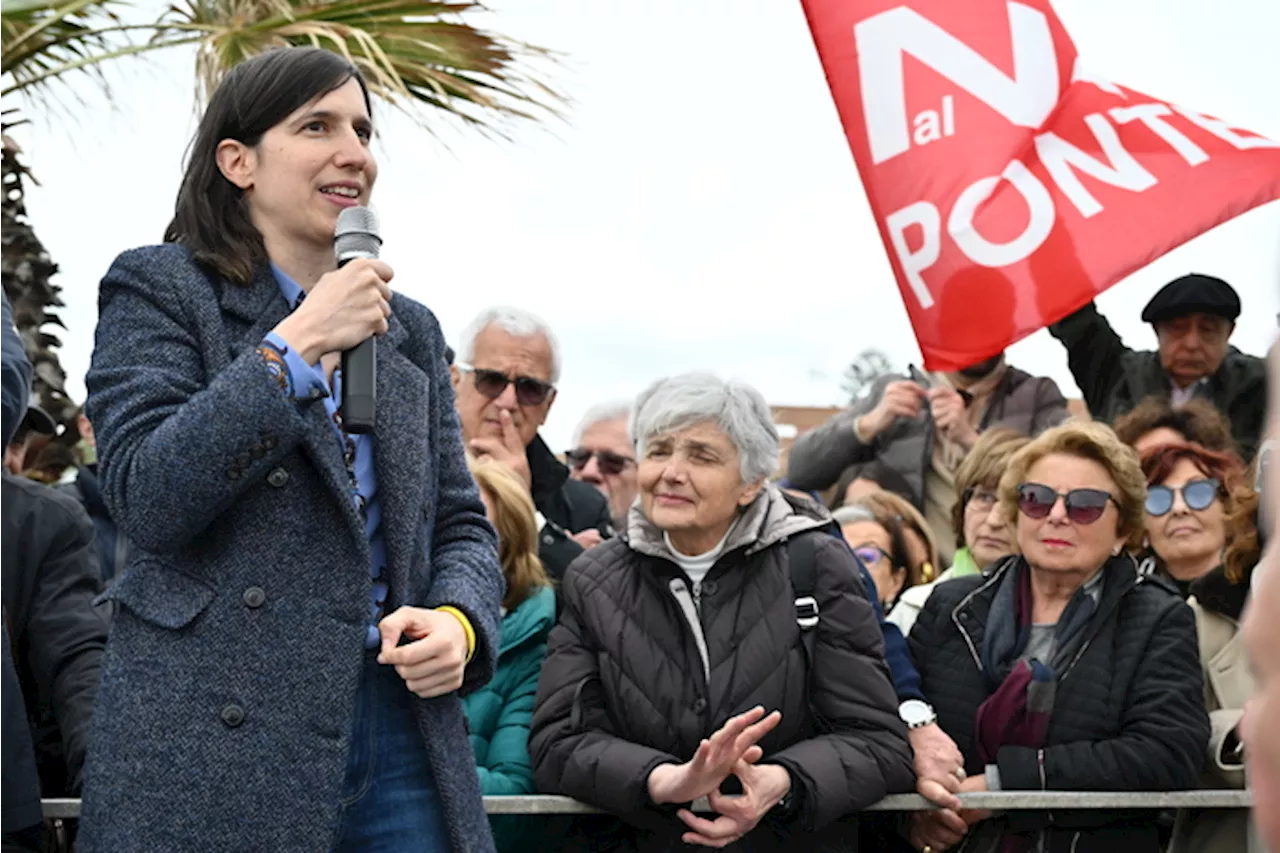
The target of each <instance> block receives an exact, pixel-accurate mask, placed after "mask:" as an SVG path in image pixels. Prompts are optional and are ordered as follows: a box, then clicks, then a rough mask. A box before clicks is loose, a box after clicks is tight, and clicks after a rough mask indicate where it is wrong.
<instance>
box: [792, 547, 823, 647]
mask: <svg viewBox="0 0 1280 853" xmlns="http://www.w3.org/2000/svg"><path fill="white" fill-rule="evenodd" d="M814 548H815V545H814V537H813V536H812V535H809V536H806V535H800V536H792V537H791V539H790V540H789V541H788V542H787V563H788V564H789V565H790V568H791V591H792V594H793V595H795V600H796V624H797V625H799V626H800V642H801V643H802V644H803V645H804V657H805V661H804V662H805V666H806V667H807V668H809V669H812V668H813V646H814V642H815V640H816V639H817V637H816V635H815V634H814V630H815V629H816V628H817V627H818V616H819V614H818V600H817V599H816V598H814V597H813V594H814V592H815V591H817V588H818V563H817V557H816V555H815V550H814Z"/></svg>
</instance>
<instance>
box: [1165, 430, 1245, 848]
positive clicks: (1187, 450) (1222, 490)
mask: <svg viewBox="0 0 1280 853" xmlns="http://www.w3.org/2000/svg"><path fill="white" fill-rule="evenodd" d="M1142 470H1143V473H1144V474H1146V476H1147V483H1148V486H1147V502H1146V510H1147V538H1148V540H1149V541H1150V543H1151V551H1152V554H1153V555H1154V559H1155V564H1156V572H1157V573H1159V574H1160V575H1162V576H1163V577H1165V578H1166V579H1168V580H1172V581H1173V582H1174V583H1175V584H1177V586H1178V588H1179V589H1180V590H1181V591H1182V593H1183V596H1184V597H1188V596H1189V598H1188V603H1189V604H1190V605H1191V609H1192V612H1194V613H1195V618H1196V636H1197V638H1198V640H1199V643H1200V662H1201V666H1202V668H1203V671H1204V680H1205V701H1206V704H1207V706H1208V708H1209V719H1210V722H1211V724H1212V727H1213V733H1212V736H1211V737H1210V738H1209V743H1208V752H1207V753H1206V756H1205V758H1206V764H1205V771H1206V772H1205V778H1204V780H1203V781H1204V785H1205V787H1212V788H1244V787H1245V777H1244V754H1243V752H1242V751H1241V750H1240V749H1239V746H1240V739H1239V737H1238V729H1239V725H1240V720H1241V718H1242V717H1243V716H1244V705H1245V702H1247V701H1248V699H1249V697H1250V696H1252V695H1253V692H1254V688H1255V686H1256V685H1255V682H1254V678H1253V673H1252V671H1251V667H1250V666H1249V660H1248V656H1247V654H1246V652H1245V648H1244V642H1243V638H1241V637H1240V636H1239V635H1240V617H1241V613H1242V612H1243V611H1244V607H1245V604H1246V603H1247V601H1248V599H1249V589H1250V580H1251V578H1252V575H1253V567H1254V566H1255V565H1256V564H1257V562H1258V558H1259V550H1260V549H1259V547H1258V531H1257V512H1258V497H1257V493H1256V492H1254V490H1253V488H1252V486H1251V485H1250V480H1249V478H1247V477H1246V476H1245V472H1244V469H1243V468H1242V467H1241V465H1240V463H1239V461H1238V460H1237V459H1236V457H1235V456H1234V454H1231V455H1228V454H1225V453H1215V452H1214V451H1212V450H1206V449H1205V448H1203V447H1201V446H1200V445H1198V444H1186V443H1179V444H1171V445H1165V446H1163V447H1158V448H1156V449H1154V450H1152V451H1151V452H1149V453H1147V454H1146V455H1145V456H1143V457H1142ZM1248 833H1249V828H1248V815H1247V814H1246V813H1245V812H1239V811H1237V812H1222V811H1214V810H1209V811H1202V810H1201V811H1197V810H1188V811H1183V812H1180V813H1179V815H1178V819H1177V824H1176V825H1175V827H1174V840H1173V844H1172V846H1171V847H1170V848H1169V849H1170V851H1172V853H1202V851H1205V852H1206V853H1216V851H1223V853H1226V851H1236V850H1244V849H1245V848H1246V846H1247V845H1248Z"/></svg>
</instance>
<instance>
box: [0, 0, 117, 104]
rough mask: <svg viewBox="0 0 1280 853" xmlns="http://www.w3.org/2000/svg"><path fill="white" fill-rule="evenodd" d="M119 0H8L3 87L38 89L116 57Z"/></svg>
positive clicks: (0, 61) (0, 64)
mask: <svg viewBox="0 0 1280 853" xmlns="http://www.w3.org/2000/svg"><path fill="white" fill-rule="evenodd" d="M120 5H122V3H120V2H117V0H4V2H3V5H2V6H0V12H2V13H3V14H2V15H0V72H2V73H3V76H4V77H5V78H6V79H5V84H4V92H5V93H9V92H15V91H22V90H28V91H30V92H32V93H35V92H36V91H37V90H39V89H41V88H42V87H44V86H46V85H47V84H48V83H50V82H52V81H53V80H54V79H56V78H58V77H60V76H62V75H63V74H66V73H68V72H70V71H77V70H83V71H88V70H91V69H93V68H94V67H95V66H96V65H97V64H98V63H99V62H102V61H104V60H106V59H112V58H114V55H113V54H114V51H113V49H112V48H113V44H112V42H111V39H110V36H109V35H108V34H109V33H111V32H113V31H116V30H118V29H120V21H119V18H118V17H117V15H116V7H118V6H120Z"/></svg>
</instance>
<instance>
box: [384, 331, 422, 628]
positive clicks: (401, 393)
mask: <svg viewBox="0 0 1280 853" xmlns="http://www.w3.org/2000/svg"><path fill="white" fill-rule="evenodd" d="M407 337H408V333H407V332H406V331H405V328H404V326H403V325H402V324H401V323H400V321H399V320H397V319H396V318H395V316H394V315H393V316H392V317H391V321H390V329H389V331H388V332H387V334H386V335H384V336H383V337H382V338H380V339H379V340H378V351H377V356H376V364H377V371H378V376H377V383H376V386H375V387H376V388H377V403H376V407H375V412H374V435H375V436H377V438H376V445H375V447H376V450H375V456H374V465H375V467H376V468H377V471H378V500H379V503H380V504H381V507H382V531H383V541H384V543H385V545H386V551H387V570H388V572H389V577H388V581H389V584H390V588H391V596H392V599H393V601H394V604H393V603H391V602H389V604H388V606H389V608H390V607H391V606H394V605H398V604H405V603H409V602H408V601H407V597H408V596H409V595H410V594H411V593H410V590H411V589H412V587H411V585H410V583H409V580H410V571H411V570H412V567H413V563H414V557H415V549H416V548H418V547H420V545H421V543H419V542H418V531H419V529H420V526H421V523H422V514H423V500H424V492H425V490H426V484H427V476H428V473H429V472H428V466H429V465H430V462H431V453H430V432H429V431H430V424H429V414H430V413H429V406H430V402H431V401H430V392H429V390H428V387H427V384H428V381H429V379H428V377H427V375H426V374H425V373H423V371H422V370H421V369H420V368H419V367H418V366H417V365H415V364H414V363H413V362H412V361H410V360H409V359H408V357H407V356H405V354H404V353H402V352H401V351H400V349H399V346H400V345H402V344H403V343H404V342H405V341H406V339H407Z"/></svg>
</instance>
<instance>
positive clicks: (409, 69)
mask: <svg viewBox="0 0 1280 853" xmlns="http://www.w3.org/2000/svg"><path fill="white" fill-rule="evenodd" d="M482 8H483V7H481V6H479V5H478V4H476V3H472V2H444V3H438V2H423V0H339V2H331V3H314V2H311V3H298V2H291V0H189V2H186V3H183V4H181V5H174V6H171V7H170V9H169V10H168V11H167V12H166V13H165V15H163V16H162V17H161V19H160V20H159V21H158V22H157V23H156V25H155V26H156V33H155V36H154V37H153V39H152V44H165V43H169V42H171V41H189V40H190V39H191V38H192V37H193V36H195V35H197V34H198V35H199V37H200V47H199V48H198V50H197V56H196V76H197V97H198V98H199V100H200V102H201V103H207V100H208V97H209V95H210V94H211V93H212V91H213V90H214V89H215V88H216V87H217V85H218V83H219V82H220V81H221V80H222V77H223V76H225V74H226V73H227V72H228V71H229V70H230V69H231V68H232V67H234V66H235V65H236V64H238V63H239V62H242V61H244V60H245V59H247V58H249V57H251V56H254V55H257V54H259V53H262V52H263V51H266V50H270V49H272V48H275V47H282V46H286V45H310V46H314V47H320V48H324V49H327V50H332V51H334V52H335V53H339V54H341V55H343V56H345V57H346V58H347V59H348V60H350V61H351V62H352V63H353V64H354V65H356V67H358V68H359V69H360V70H361V72H362V73H363V74H364V75H365V77H366V79H367V80H368V82H369V87H370V90H371V91H372V92H373V93H374V94H375V95H377V96H378V97H380V98H382V99H383V100H385V101H387V102H388V103H389V104H391V105H392V106H394V107H396V108H398V109H400V110H402V111H404V112H405V113H407V114H408V115H410V116H411V117H412V118H414V120H415V121H417V122H418V123H419V124H421V125H423V126H426V127H428V128H431V123H430V121H429V120H428V118H429V116H431V115H435V114H438V113H439V112H441V111H442V112H445V113H449V114H452V115H454V116H456V117H458V118H460V119H461V120H463V121H464V122H466V123H467V124H470V125H473V126H477V127H480V128H484V129H487V130H492V131H496V132H498V133H502V132H503V130H502V128H503V125H504V122H505V121H506V120H507V119H537V118H540V117H545V116H549V115H556V114H558V108H559V107H560V106H561V105H562V104H563V103H564V98H563V97H562V96H561V95H560V94H558V93H557V92H556V91H554V90H553V89H552V88H551V87H550V86H549V85H547V84H546V83H544V82H542V81H541V80H540V79H538V77H537V73H536V68H535V66H537V65H539V64H540V63H545V64H548V65H549V64H551V63H553V62H554V59H555V58H554V56H553V55H552V54H551V53H550V52H549V51H546V50H544V49H542V48H538V47H534V46H532V45H528V44H525V43H523V42H519V41H515V40H513V39H509V38H506V37H503V36H499V35H496V34H494V33H490V32H487V31H485V30H481V29H477V28H476V27H473V26H471V25H470V24H468V23H466V22H465V21H464V16H465V15H467V14H468V13H474V12H477V11H481V10H482Z"/></svg>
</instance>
